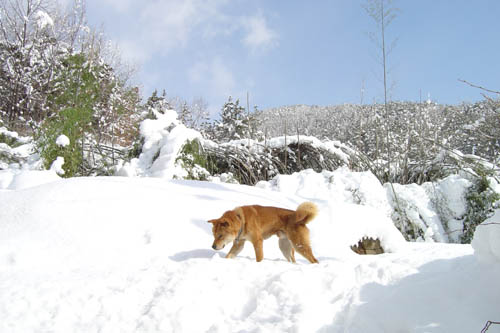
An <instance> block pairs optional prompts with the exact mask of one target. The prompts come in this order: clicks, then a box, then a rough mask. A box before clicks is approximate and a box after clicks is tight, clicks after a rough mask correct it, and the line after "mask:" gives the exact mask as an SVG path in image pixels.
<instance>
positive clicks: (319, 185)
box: [256, 168, 405, 252]
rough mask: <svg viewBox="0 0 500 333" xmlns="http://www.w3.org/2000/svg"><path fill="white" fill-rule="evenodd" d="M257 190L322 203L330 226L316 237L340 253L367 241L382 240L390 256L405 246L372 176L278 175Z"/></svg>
mask: <svg viewBox="0 0 500 333" xmlns="http://www.w3.org/2000/svg"><path fill="white" fill-rule="evenodd" d="M256 187H259V188H264V189H271V190H273V191H277V192H280V193H283V194H285V193H290V194H294V195H296V196H298V197H301V198H304V200H312V201H317V202H319V203H320V212H322V213H320V214H323V215H325V220H326V221H327V223H326V224H325V229H324V230H322V231H321V232H320V233H318V235H317V236H316V235H313V237H320V236H319V235H321V236H324V237H325V239H323V241H324V243H325V244H328V243H335V244H338V245H339V246H338V247H339V249H337V251H342V250H343V249H349V247H350V246H351V245H355V244H357V243H358V241H359V240H361V239H362V238H363V237H371V238H374V239H376V238H378V239H380V241H381V245H382V247H383V248H384V250H385V251H388V252H391V251H397V250H398V249H400V248H401V247H403V246H404V245H405V242H404V238H403V236H402V235H401V233H400V232H399V231H398V230H397V229H396V227H395V226H394V224H393V223H392V221H391V219H390V218H389V216H390V212H391V207H390V205H389V202H388V201H387V198H386V194H385V190H384V188H383V187H382V185H380V183H379V181H378V180H377V179H376V178H375V176H374V175H373V174H372V173H370V172H351V171H349V170H348V169H347V168H339V169H337V170H336V171H323V172H321V173H317V172H315V171H313V170H304V171H301V172H297V173H293V174H291V175H278V176H276V177H275V178H274V179H272V180H271V181H269V182H265V181H262V182H259V183H258V184H257V185H256ZM328 239H330V242H329V241H328ZM320 243H323V242H320Z"/></svg>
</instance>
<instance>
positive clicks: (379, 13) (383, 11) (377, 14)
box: [363, 0, 399, 181]
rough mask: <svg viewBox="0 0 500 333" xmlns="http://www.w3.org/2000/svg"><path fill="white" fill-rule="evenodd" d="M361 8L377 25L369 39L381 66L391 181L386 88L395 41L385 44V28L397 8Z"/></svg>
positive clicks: (380, 0)
mask: <svg viewBox="0 0 500 333" xmlns="http://www.w3.org/2000/svg"><path fill="white" fill-rule="evenodd" d="M363 8H364V9H365V11H366V13H367V14H368V16H370V17H371V18H372V19H373V20H374V21H375V23H376V25H377V31H376V32H372V33H369V34H368V35H369V37H370V39H371V40H372V42H373V43H374V44H375V45H376V47H377V48H378V50H379V53H378V56H377V59H378V60H379V62H380V64H381V66H382V77H383V80H382V82H383V86H384V113H385V115H384V118H385V122H384V127H385V128H384V131H385V138H386V151H387V169H388V180H389V181H391V160H392V152H391V147H390V131H391V123H390V115H389V109H388V94H389V91H390V88H389V86H388V83H387V81H388V57H389V55H390V53H391V52H392V50H393V49H394V47H395V45H396V43H397V39H394V40H393V41H392V42H391V43H387V38H386V37H387V36H386V32H387V28H388V27H389V25H390V24H391V23H392V22H393V20H394V19H395V18H396V17H397V13H398V11H399V9H398V8H396V7H394V6H393V2H392V0H367V1H366V3H365V4H364V6H363Z"/></svg>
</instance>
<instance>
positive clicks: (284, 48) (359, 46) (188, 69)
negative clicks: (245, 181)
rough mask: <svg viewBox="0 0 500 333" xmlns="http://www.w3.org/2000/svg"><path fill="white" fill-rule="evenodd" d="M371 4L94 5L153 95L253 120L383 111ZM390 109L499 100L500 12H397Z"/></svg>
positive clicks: (431, 2)
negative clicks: (232, 103) (490, 94)
mask: <svg viewBox="0 0 500 333" xmlns="http://www.w3.org/2000/svg"><path fill="white" fill-rule="evenodd" d="M364 3H366V1H364V0H315V1H299V0H272V1H270V0H268V1H265V0H251V1H250V0H142V1H136V0H87V16H88V21H89V24H90V25H92V26H94V27H101V28H102V29H103V31H104V33H105V35H106V37H107V38H108V39H110V40H111V41H112V42H113V43H116V45H117V46H118V48H119V49H120V51H121V54H122V57H123V58H124V60H126V61H128V62H130V63H133V64H135V65H137V68H138V71H137V73H136V75H135V77H134V82H135V83H136V84H138V85H139V86H140V87H141V91H142V92H143V95H144V97H147V96H149V95H150V94H151V92H152V91H153V90H154V89H157V90H158V91H159V92H161V91H162V90H165V91H166V93H167V96H168V97H176V96H177V97H180V98H183V99H185V100H187V101H191V100H193V99H194V98H198V97H202V98H203V99H204V100H205V101H206V102H207V103H208V105H209V108H210V110H211V112H212V113H213V114H216V113H218V112H220V109H221V107H222V105H223V104H224V102H225V101H227V100H228V97H229V96H232V97H233V98H234V99H240V101H241V103H242V104H243V105H246V99H247V93H248V96H249V104H250V107H251V108H252V109H253V107H254V106H257V107H258V108H259V109H266V108H270V107H280V106H284V105H294V104H308V105H335V104H343V103H372V102H382V101H383V96H384V93H383V84H382V82H383V80H382V78H383V72H382V66H381V62H380V61H379V59H380V54H381V50H380V48H379V47H378V46H377V45H376V44H375V43H374V42H373V41H372V39H370V37H369V35H370V33H373V34H379V33H380V31H379V30H378V29H377V26H376V24H375V22H374V21H373V20H372V19H371V18H370V17H369V16H368V15H367V13H366V11H365V10H364V9H363V6H362V5H363V4H364ZM393 7H395V8H397V9H398V11H397V17H396V18H395V19H394V20H393V21H392V22H391V24H390V25H389V26H388V27H387V29H386V40H387V43H388V44H392V42H393V41H396V43H395V44H394V47H393V48H392V51H391V52H390V54H388V57H387V64H388V83H389V86H390V89H389V98H390V99H391V100H408V101H419V100H420V99H422V100H427V99H429V98H430V99H431V100H433V101H435V102H438V103H443V104H457V103H461V102H474V101H477V100H480V99H482V96H481V91H480V90H478V89H475V88H472V87H470V86H468V85H466V84H464V83H462V82H459V81H458V80H459V79H463V80H467V81H469V82H472V83H474V84H478V85H481V86H484V87H487V88H490V89H493V90H500V75H499V74H500V61H499V60H498V59H499V58H498V55H499V48H500V43H499V35H498V32H499V31H500V20H498V13H500V1H498V0H476V1H470V0H419V1H410V0H394V1H393Z"/></svg>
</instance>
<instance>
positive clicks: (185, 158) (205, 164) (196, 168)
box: [176, 140, 216, 180]
mask: <svg viewBox="0 0 500 333" xmlns="http://www.w3.org/2000/svg"><path fill="white" fill-rule="evenodd" d="M176 162H180V163H181V165H182V167H183V168H184V169H185V170H186V171H187V172H188V177H187V179H192V180H208V177H209V176H210V173H209V172H208V171H207V170H211V172H212V174H213V173H214V170H215V168H216V164H215V161H213V160H212V158H210V157H208V156H207V155H206V154H205V153H204V152H203V148H202V146H201V144H200V142H199V141H198V140H190V141H188V142H186V144H184V146H183V147H182V149H181V151H180V153H179V157H177V160H176Z"/></svg>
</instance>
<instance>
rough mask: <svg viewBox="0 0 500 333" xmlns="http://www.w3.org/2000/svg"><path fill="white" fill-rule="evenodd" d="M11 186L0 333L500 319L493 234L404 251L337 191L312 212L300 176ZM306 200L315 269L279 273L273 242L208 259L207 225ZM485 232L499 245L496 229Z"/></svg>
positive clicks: (465, 323) (381, 326)
mask: <svg viewBox="0 0 500 333" xmlns="http://www.w3.org/2000/svg"><path fill="white" fill-rule="evenodd" d="M318 175H320V174H318ZM341 175H342V171H338V176H337V179H342V177H341ZM11 176H12V177H11V178H12V179H11V180H10V183H9V186H8V188H9V189H4V190H0V332H11V333H15V332H479V331H480V330H481V328H482V327H483V326H484V324H485V323H486V321H487V320H497V321H498V320H499V319H500V305H499V304H500V303H499V301H498V300H499V299H500V285H499V284H498V281H499V278H500V256H498V257H496V255H498V253H500V250H498V247H497V248H495V246H496V244H498V239H491V240H488V237H489V235H491V234H492V233H491V232H485V233H484V234H483V235H478V237H477V238H476V239H475V243H477V244H481V247H477V245H475V247H476V248H477V249H478V251H477V253H476V254H477V255H474V250H473V248H472V247H471V246H470V245H456V244H440V243H407V242H405V241H404V240H403V238H402V236H401V234H400V233H399V232H398V231H397V230H396V229H395V227H394V226H393V225H392V223H391V221H390V219H389V217H388V216H387V212H385V211H384V210H383V209H378V208H377V207H370V206H367V205H365V206H362V205H359V204H357V203H356V202H353V201H352V197H345V198H343V197H342V196H343V195H342V193H343V192H342V191H340V192H338V191H337V192H336V193H340V194H338V195H337V196H335V197H332V198H329V199H328V200H321V199H318V200H314V193H311V192H310V191H312V190H313V188H314V187H307V189H308V191H309V192H307V191H304V192H301V191H299V192H294V193H289V192H288V193H287V190H286V189H294V188H297V186H295V185H293V184H295V183H296V182H297V179H300V176H298V175H297V176H296V177H293V176H290V177H283V178H281V179H280V184H281V185H280V186H281V187H280V188H281V189H283V190H280V191H278V190H276V188H274V190H273V189H266V188H260V187H248V186H241V185H230V184H221V183H208V182H196V181H180V180H177V181H175V180H165V179H157V178H124V177H107V178H73V179H66V180H63V179H59V178H58V176H57V175H55V173H54V172H52V171H45V172H36V171H30V172H21V173H17V174H15V175H11ZM320 176H321V175H320ZM320 176H316V175H312V176H311V177H316V178H317V182H318V184H319V182H320V180H321V177H320ZM344 176H345V177H347V174H345V175H344ZM356 177H358V178H356ZM361 178H362V177H359V176H354V175H352V176H351V181H352V182H353V184H357V186H358V187H360V186H359V182H360V180H359V179H361ZM261 185H262V184H261ZM261 187H266V186H265V184H264V185H263V186H261ZM271 187H272V186H271ZM366 188H367V187H365V189H366ZM304 189H306V188H304ZM366 195H367V196H370V195H371V196H372V197H376V196H377V194H376V193H371V194H370V193H369V191H368V192H367V194H366ZM306 199H307V200H313V201H315V202H316V203H317V204H318V206H319V208H320V214H319V216H318V217H317V218H316V219H315V220H314V221H312V222H311V223H310V224H309V227H310V229H311V239H312V246H313V251H314V253H315V255H316V257H317V258H318V259H319V261H320V263H319V264H318V265H313V264H309V263H307V262H306V261H305V260H304V259H303V258H301V257H300V256H298V257H297V259H299V261H298V264H295V265H294V264H290V263H288V262H286V261H285V260H284V258H282V256H281V253H280V251H279V249H278V244H277V243H278V241H277V238H271V239H269V240H267V241H265V242H264V256H265V260H264V261H263V262H261V263H256V262H255V256H254V253H253V249H252V246H251V245H250V244H247V245H246V247H245V249H244V251H243V252H242V253H241V255H240V256H238V257H237V258H236V259H234V260H228V259H224V258H223V256H224V254H225V253H226V251H228V249H224V250H223V251H221V252H220V253H217V252H215V251H213V250H212V249H211V248H210V245H211V243H212V235H211V231H210V225H209V224H208V223H207V222H206V221H207V220H208V219H210V218H214V217H218V216H219V215H220V214H221V213H222V212H223V211H224V210H227V209H230V208H233V207H234V206H237V205H241V204H263V205H275V206H281V207H287V208H295V207H296V206H297V205H298V204H299V203H300V202H302V201H304V200H306ZM380 200H383V199H382V198H380ZM492 221H493V220H492ZM490 222H491V221H490ZM485 227H488V228H495V229H494V230H495V231H494V232H495V234H496V235H498V228H497V227H498V225H494V224H492V225H488V226H485ZM481 228H484V227H479V230H481ZM483 230H484V229H483ZM364 235H372V236H378V237H380V238H381V239H382V242H383V245H384V246H385V248H386V249H387V250H389V251H390V253H386V254H382V255H378V256H359V255H356V254H354V253H353V252H352V251H351V250H350V249H349V245H350V244H352V242H353V241H355V240H357V239H358V238H360V237H362V236H364ZM484 253H488V254H487V255H483V254H484ZM478 257H479V259H480V260H478ZM499 331H500V329H499V328H498V327H495V326H492V327H491V328H490V330H489V332H499Z"/></svg>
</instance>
